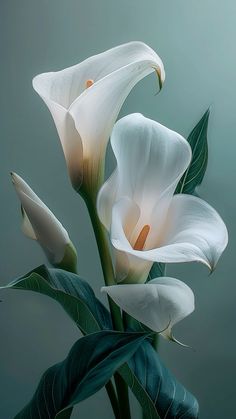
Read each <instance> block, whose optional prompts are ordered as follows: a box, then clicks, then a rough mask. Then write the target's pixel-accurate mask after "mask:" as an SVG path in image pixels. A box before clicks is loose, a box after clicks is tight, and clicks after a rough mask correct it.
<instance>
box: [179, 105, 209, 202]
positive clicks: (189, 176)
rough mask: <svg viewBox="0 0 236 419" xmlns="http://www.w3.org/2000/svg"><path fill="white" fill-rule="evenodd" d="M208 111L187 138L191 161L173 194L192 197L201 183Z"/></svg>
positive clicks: (203, 173)
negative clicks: (190, 150)
mask: <svg viewBox="0 0 236 419" xmlns="http://www.w3.org/2000/svg"><path fill="white" fill-rule="evenodd" d="M209 115H210V110H209V109H208V110H207V111H206V112H205V114H204V115H203V117H202V118H201V120H200V121H199V122H198V124H197V125H196V126H195V128H194V129H193V130H192V132H191V133H190V135H189V137H188V142H189V144H190V146H191V149H192V161H191V163H190V165H189V167H188V169H187V170H186V172H185V173H184V174H183V176H182V178H181V179H180V181H179V183H178V185H177V188H176V190H175V193H185V194H190V195H193V194H194V193H195V189H196V187H197V186H199V185H200V184H201V183H202V180H203V177H204V175H205V172H206V168H207V161H208V145H207V128H208V120H209Z"/></svg>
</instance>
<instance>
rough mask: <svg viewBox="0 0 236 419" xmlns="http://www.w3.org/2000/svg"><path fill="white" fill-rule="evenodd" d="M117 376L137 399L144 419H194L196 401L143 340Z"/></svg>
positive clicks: (196, 413) (196, 407)
mask: <svg viewBox="0 0 236 419" xmlns="http://www.w3.org/2000/svg"><path fill="white" fill-rule="evenodd" d="M119 373H120V374H121V376H122V377H123V379H124V380H125V381H126V383H127V384H128V385H129V387H130V389H131V390H132V392H133V393H134V395H135V396H136V398H137V399H138V401H139V403H140V405H141V406H142V408H143V410H144V412H145V418H148V419H164V418H165V419H173V418H175V419H180V418H181V419H196V418H198V411H199V408H198V402H197V400H196V399H195V397H194V396H193V395H192V394H191V393H189V392H188V391H187V390H186V389H185V388H184V387H183V386H182V384H180V383H179V382H178V381H177V380H176V379H175V378H174V376H173V375H172V374H171V373H170V372H169V371H168V369H167V368H166V367H165V366H164V365H163V363H162V362H161V360H160V358H159V356H158V354H157V353H156V351H155V350H154V349H153V347H152V345H151V344H150V343H149V342H148V341H145V342H143V344H142V346H140V347H139V349H138V350H137V351H136V352H135V354H134V355H133V357H132V358H131V359H130V360H129V362H128V363H127V364H125V365H122V367H121V368H120V369H119Z"/></svg>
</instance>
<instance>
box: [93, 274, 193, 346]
mask: <svg viewBox="0 0 236 419" xmlns="http://www.w3.org/2000/svg"><path fill="white" fill-rule="evenodd" d="M101 290H102V292H105V293H106V294H108V295H109V296H110V297H111V298H112V300H113V301H115V303H116V304H117V305H118V306H119V307H120V308H121V309H122V310H124V311H125V312H126V313H128V314H129V315H130V316H132V317H133V318H135V319H136V320H138V321H139V322H141V323H143V324H144V325H145V326H147V327H149V329H151V330H153V331H154V332H157V333H161V334H162V335H163V336H165V337H167V338H169V339H173V337H172V331H171V329H172V327H173V326H174V325H175V324H176V323H178V322H179V321H180V320H182V319H184V318H185V317H187V316H188V315H189V314H191V313H192V312H193V311H194V294H193V292H192V290H191V288H189V287H188V285H186V284H185V283H184V282H182V281H179V280H178V279H175V278H168V277H161V278H156V279H153V280H152V281H150V282H148V283H147V284H125V285H112V286H109V287H102V289H101Z"/></svg>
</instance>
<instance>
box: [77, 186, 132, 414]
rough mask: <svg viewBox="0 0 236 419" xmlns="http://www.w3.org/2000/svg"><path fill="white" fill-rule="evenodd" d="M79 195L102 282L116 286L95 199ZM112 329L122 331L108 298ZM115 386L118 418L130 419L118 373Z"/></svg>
mask: <svg viewBox="0 0 236 419" xmlns="http://www.w3.org/2000/svg"><path fill="white" fill-rule="evenodd" d="M80 193H81V195H82V196H83V198H84V201H85V203H86V206H87V208H88V212H89V215H90V219H91V222H92V226H93V230H94V234H95V238H96V241H97V246H98V251H99V256H100V260H101V265H102V271H103V276H104V281H105V284H106V285H107V286H109V285H116V280H115V273H114V269H113V263H112V259H111V254H110V249H109V244H108V240H107V235H106V231H105V228H104V227H103V225H102V224H101V222H100V220H99V218H98V215H97V210H96V197H95V195H94V196H90V195H89V194H88V193H86V191H80ZM108 302H109V307H110V312H111V317H112V322H113V327H114V329H115V330H119V331H123V330H124V326H123V320H122V315H121V311H120V309H119V307H118V306H117V305H116V304H115V303H114V301H113V300H112V299H111V298H109V297H108ZM114 378H115V384H116V389H117V396H118V401H119V407H120V417H121V418H122V419H130V418H131V415H130V406H129V393H128V387H127V384H126V383H125V381H124V380H123V378H122V377H120V375H119V374H118V373H116V374H115V375H114Z"/></svg>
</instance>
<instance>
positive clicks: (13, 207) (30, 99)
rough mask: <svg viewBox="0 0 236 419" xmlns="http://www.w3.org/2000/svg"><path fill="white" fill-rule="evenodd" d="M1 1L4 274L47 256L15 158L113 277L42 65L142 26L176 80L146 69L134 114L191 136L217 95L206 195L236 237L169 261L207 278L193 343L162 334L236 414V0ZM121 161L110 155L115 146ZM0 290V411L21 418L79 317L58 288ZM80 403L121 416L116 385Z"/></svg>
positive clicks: (87, 258) (91, 266) (185, 327)
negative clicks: (74, 180)
mask: <svg viewBox="0 0 236 419" xmlns="http://www.w3.org/2000/svg"><path fill="white" fill-rule="evenodd" d="M0 14H1V16H0V19H1V21H0V31H1V33H0V43H1V63H0V71H1V77H0V83H1V89H0V91H1V94H0V103H1V111H0V118H1V125H0V126H1V129H0V132H1V148H0V184H1V189H0V196H1V218H0V232H1V235H0V240H1V253H0V257H1V264H0V270H1V279H0V281H1V282H0V283H1V284H6V283H7V282H8V281H9V280H11V279H12V278H14V277H16V276H18V275H20V274H23V273H25V272H27V271H29V270H30V269H32V268H33V267H35V266H37V265H39V264H41V263H42V262H44V261H45V259H44V255H43V254H42V252H41V250H40V248H39V247H38V246H37V245H36V244H35V243H33V242H31V241H30V240H27V239H26V238H25V237H23V235H22V233H21V231H20V211H19V203H18V201H17V198H16V196H15V193H14V190H13V188H12V185H11V182H10V178H9V172H10V170H14V171H16V172H17V173H19V174H20V175H22V176H23V177H24V178H25V179H26V181H28V182H29V183H30V184H31V186H32V187H33V188H34V189H35V191H36V192H37V193H38V194H39V196H40V197H41V198H42V199H43V200H44V201H45V203H46V204H47V205H48V206H49V207H50V208H51V209H52V210H53V211H54V212H55V214H56V215H57V216H58V218H59V219H60V220H61V221H62V222H63V224H64V225H65V227H66V228H67V229H68V231H69V232H70V235H71V238H72V239H73V241H74V243H76V245H77V246H78V252H79V270H80V273H81V275H82V276H83V277H84V278H86V279H87V280H88V281H89V282H90V284H92V285H93V287H94V289H95V291H96V293H97V295H99V289H100V286H101V285H102V275H101V269H100V266H99V260H98V255H97V250H96V247H95V243H94V239H93V233H92V230H91V227H90V224H89V220H88V216H87V214H86V211H85V207H84V205H83V203H82V202H81V200H80V198H79V196H77V195H76V193H75V192H74V191H73V190H72V188H71V186H70V182H69V180H68V177H67V173H66V168H65V162H64V157H63V153H62V151H61V148H60V144H59V140H58V138H57V134H56V130H55V127H54V125H53V122H52V119H51V116H50V114H49V112H48V110H47V109H46V106H45V105H44V104H43V102H42V101H41V99H40V98H39V97H38V96H37V95H36V93H34V91H33V89H32V87H31V79H32V77H33V76H34V75H36V74H37V73H40V72H43V71H49V70H57V69H61V68H64V67H67V66H70V65H72V64H75V63H77V62H79V61H82V60H83V59H84V58H86V57H88V56H90V55H93V54H95V53H98V52H101V51H103V50H105V49H108V48H110V47H112V46H115V45H117V44H120V43H123V42H127V41H130V40H142V41H144V42H146V43H147V44H149V45H150V46H151V47H153V48H154V49H155V50H156V51H157V52H158V53H159V55H160V56H161V57H162V59H163V61H164V63H165V68H166V76H167V77H166V83H165V86H164V89H163V91H162V92H161V94H160V95H158V96H155V92H156V88H157V85H156V79H155V77H154V76H149V77H148V78H147V79H145V80H143V81H142V82H141V83H140V84H139V85H138V86H137V87H136V88H135V89H134V90H133V92H132V94H131V95H130V96H129V98H128V99H127V101H126V103H125V105H124V107H123V109H122V115H123V114H126V113H130V112H136V111H139V112H142V113H143V114H145V115H146V116H148V117H151V118H154V119H157V120H158V121H160V122H161V123H163V124H165V125H167V126H168V127H170V128H172V129H175V130H177V131H179V132H180V133H182V134H183V135H184V136H186V135H187V134H188V133H189V131H190V129H191V128H192V127H193V126H194V125H195V123H196V122H197V121H198V120H199V119H200V117H201V115H202V113H203V112H204V111H205V110H206V108H207V107H208V106H209V105H211V108H212V112H211V119H210V126H209V148H210V158H209V165H208V170H207V175H206V178H205V181H204V184H203V186H202V188H201V195H202V197H203V198H205V199H206V200H207V201H208V202H209V203H210V204H212V205H213V206H214V207H215V208H217V210H218V211H219V212H220V214H221V215H222V216H223V218H224V219H225V221H226V224H227V226H228V229H229V238H230V242H229V246H228V248H227V250H226V252H225V253H224V255H223V256H222V259H221V260H220V262H219V264H218V267H217V270H216V271H215V273H214V274H213V275H212V276H211V277H208V272H207V270H206V268H204V267H202V266H200V265H198V264H188V265H178V266H172V267H171V269H169V273H170V274H172V275H174V276H176V277H178V278H180V279H183V280H185V281H186V282H187V283H188V284H189V285H190V286H191V287H192V288H193V290H194V291H195V295H196V311H195V313H194V314H192V315H191V316H190V317H189V318H188V319H186V320H185V321H183V322H182V324H180V325H179V326H178V327H176V330H175V334H176V336H177V337H178V338H179V339H180V340H182V341H184V342H186V343H188V344H189V345H190V346H192V347H193V348H194V351H193V350H188V349H184V348H182V347H178V346H176V345H174V344H170V343H168V342H166V341H163V343H162V345H161V354H162V357H163V359H164V360H165V363H166V365H167V366H168V367H169V368H170V369H171V370H172V371H173V372H174V373H175V374H176V376H177V377H178V378H179V380H181V382H182V383H183V384H184V385H185V386H186V387H187V388H188V389H189V390H191V391H192V392H193V393H194V394H195V395H196V397H197V398H198V400H199V402H200V406H201V416H200V417H201V419H213V418H214V419H222V418H228V419H230V418H234V417H235V391H236V390H235V373H236V366H235V349H236V348H235V346H236V337H235V318H236V283H235V278H234V276H235V275H234V272H235V250H234V249H235V240H236V239H235V237H236V231H235V230H236V222H235V214H236V211H235V209H236V208H235V206H236V198H235V153H236V135H235V128H236V117H235V110H236V100H235V98H236V77H235V68H236V48H235V38H236V3H235V0H227V1H225V2H220V1H217V0H163V1H160V0H159V1H158V0H145V1H144V0H129V1H127V0H119V1H116V0H84V1H83V0H64V1H63V0H40V1H37V0H21V1H19V0H1V5H0ZM91 123H92V121H91ZM109 161H110V167H111V162H112V160H111V156H110V157H109ZM0 297H1V299H2V300H3V302H2V303H1V304H0V339H1V341H0V398H1V402H0V418H1V419H10V418H13V416H14V414H16V412H17V411H18V410H19V409H20V408H21V407H22V406H23V405H24V404H25V403H26V402H27V401H28V400H29V399H30V397H31V395H32V393H33V391H34V389H35V386H36V384H37V382H38V380H39V378H40V376H41V374H42V373H43V371H44V370H45V369H46V368H47V367H49V366H50V365H51V364H53V363H55V362H57V361H59V360H61V359H62V358H63V357H64V356H65V355H66V354H67V352H68V350H69V348H70V346H71V345H72V343H73V342H74V341H75V340H76V339H77V330H76V328H75V326H74V325H73V324H72V322H71V321H70V319H69V318H68V317H67V315H66V314H65V313H64V312H63V311H62V309H61V308H60V307H59V306H58V305H57V304H56V303H55V302H54V301H52V300H50V299H48V298H46V297H43V296H39V295H35V294H33V293H29V292H27V293H24V292H20V291H4V292H1V296H0ZM134 409H135V411H136V412H137V406H136V407H135V408H134ZM77 412H79V417H80V418H86V417H95V416H96V417H97V418H104V419H109V418H112V413H111V410H110V407H109V403H108V400H107V397H106V394H105V392H103V391H100V392H99V393H98V394H97V395H96V396H94V397H92V398H90V399H89V400H87V401H85V402H83V403H82V404H81V405H80V407H79V409H78V410H77ZM74 417H76V414H75V416H74ZM138 417H139V416H138V413H135V414H134V418H138Z"/></svg>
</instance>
